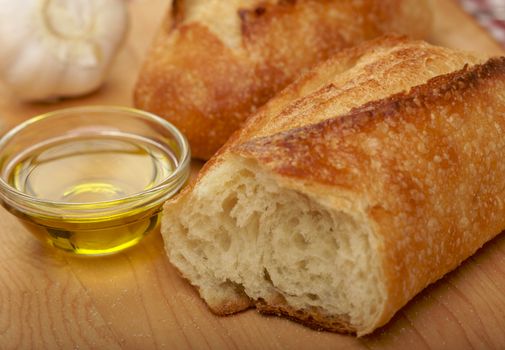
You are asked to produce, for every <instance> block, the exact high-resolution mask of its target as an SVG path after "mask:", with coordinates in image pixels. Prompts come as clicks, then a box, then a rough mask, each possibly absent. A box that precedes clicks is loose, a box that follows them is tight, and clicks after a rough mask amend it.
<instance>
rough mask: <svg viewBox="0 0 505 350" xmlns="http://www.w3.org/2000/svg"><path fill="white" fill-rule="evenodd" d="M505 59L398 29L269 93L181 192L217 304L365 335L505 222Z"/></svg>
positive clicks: (197, 281) (183, 226) (189, 249)
mask: <svg viewBox="0 0 505 350" xmlns="http://www.w3.org/2000/svg"><path fill="white" fill-rule="evenodd" d="M504 147H505V58H499V59H490V60H487V57H478V56H476V55H473V54H469V53H464V52H459V51H455V50H449V49H446V48H441V47H434V46H431V45H428V44H426V43H424V42H421V41H411V40H409V39H406V38H402V37H389V38H383V39H379V40H375V41H372V42H370V43H367V44H364V45H362V46H359V47H357V48H354V49H350V50H346V51H344V52H341V53H339V54H337V55H336V56H334V57H333V58H332V59H330V60H329V61H327V62H325V63H323V64H321V65H319V66H318V67H316V68H315V69H314V70H312V71H310V72H308V73H307V74H305V75H304V76H302V77H301V78H300V79H298V80H297V81H296V82H295V83H294V84H292V85H290V86H289V87H287V88H286V89H285V90H284V91H282V92H281V93H280V94H279V95H278V96H277V97H275V98H274V99H272V100H271V101H270V102H269V103H267V104H266V105H265V106H264V107H263V108H262V109H261V110H260V111H259V112H258V113H257V114H256V115H255V116H254V117H252V118H250V119H249V120H248V122H247V123H246V125H245V127H244V129H243V130H242V131H240V132H238V133H237V134H235V135H234V137H232V139H230V141H229V142H228V143H227V144H226V145H225V146H224V147H223V148H222V149H221V150H220V152H219V153H218V154H217V155H216V156H215V157H213V158H212V159H211V160H210V161H209V162H208V163H207V164H206V165H205V167H204V169H203V171H202V172H201V173H200V175H199V176H198V178H197V180H196V182H194V183H193V184H192V185H191V186H189V187H187V188H186V189H185V191H183V192H182V193H181V195H179V196H178V197H177V198H175V199H174V200H172V201H169V202H167V204H166V206H165V210H164V217H163V221H162V235H163V238H164V241H165V247H166V251H167V254H168V256H169V259H170V261H171V262H172V264H174V265H175V266H176V267H177V268H178V270H179V271H180V272H181V273H182V275H183V276H184V277H185V278H187V279H188V280H189V281H190V282H191V283H192V284H193V285H194V286H196V287H197V288H198V290H199V293H200V295H201V296H202V298H203V299H204V300H205V301H206V302H207V304H208V305H209V307H210V308H211V310H212V311H214V312H215V313H217V314H220V315H225V314H230V313H234V312H238V311H240V310H243V309H246V308H248V307H253V306H255V307H257V308H258V309H259V311H261V312H264V313H272V314H276V315H284V316H287V317H290V318H292V319H295V320H297V321H299V322H301V323H304V324H306V325H308V326H311V327H315V328H318V329H325V330H330V331H337V332H351V333H357V334H358V335H360V336H361V335H364V334H368V333H370V332H372V331H373V330H375V329H376V328H377V327H380V326H382V325H384V324H385V323H386V322H387V321H388V320H389V319H391V317H392V316H393V315H394V314H395V312H396V311H398V310H399V309H400V308H401V307H402V306H403V305H405V304H406V303H407V302H408V301H409V300H410V299H411V298H412V297H413V296H414V295H416V294H417V293H418V292H419V291H421V290H422V289H423V288H425V287H426V286H427V285H429V284H430V283H433V282H434V281H436V280H438V279H439V278H441V277H442V276H443V275H444V274H446V273H447V272H449V271H451V270H452V269H454V268H455V267H456V266H457V265H458V264H460V263H461V262H462V261H463V260H464V259H466V258H467V257H469V256H470V255H471V254H473V253H474V252H475V251H476V250H477V249H478V248H479V247H481V246H482V245H483V244H484V243H485V242H486V241H488V240H490V239H491V238H493V237H494V236H495V235H497V234H498V233H499V232H500V231H501V230H503V229H504V228H505V216H504V215H503V211H504V201H505V176H504V175H503V174H505V172H504V171H503V170H504V168H505V165H504V164H505V152H503V149H504Z"/></svg>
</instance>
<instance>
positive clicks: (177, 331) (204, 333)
mask: <svg viewBox="0 0 505 350" xmlns="http://www.w3.org/2000/svg"><path fill="white" fill-rule="evenodd" d="M128 4H129V7H130V15H131V23H130V32H129V39H128V40H127V42H126V43H125V46H124V47H123V49H122V51H121V54H120V55H119V57H118V59H117V61H116V63H115V65H114V67H113V69H112V72H111V74H110V76H109V77H108V80H107V83H106V85H105V86H104V87H103V88H102V89H100V91H98V92H96V93H94V94H91V95H89V96H86V97H83V98H79V99H71V100H65V101H62V102H60V103H57V104H23V103H20V102H19V101H17V100H16V99H15V98H14V97H13V96H11V95H10V93H9V92H8V90H7V89H5V88H4V87H2V86H0V132H3V131H5V130H7V129H8V128H10V127H12V126H14V125H15V124H17V123H19V122H21V121H23V120H25V119H27V118H29V117H31V116H34V115H36V114H39V113H42V112H46V111H49V110H54V109H58V108H62V107H68V106H73V105H83V104H118V105H131V92H132V88H133V84H134V82H135V78H136V74H137V71H138V68H139V65H140V64H141V61H142V57H143V55H144V54H145V52H146V48H147V46H148V45H149V42H150V38H151V37H152V35H153V34H154V32H155V31H156V28H157V26H158V24H159V21H160V20H161V17H162V16H163V13H164V10H165V9H166V8H167V7H168V5H169V1H168V0H149V1H147V0H130V1H128ZM435 6H436V16H437V17H436V23H435V30H434V33H433V36H432V38H431V41H432V42H434V43H437V44H441V45H446V46H450V47H456V48H464V49H469V50H479V51H482V52H489V53H493V54H500V53H502V51H501V48H500V47H499V46H498V44H497V43H496V42H494V41H493V40H492V39H491V38H490V37H489V36H488V35H487V34H486V33H485V32H484V30H482V29H481V28H480V27H478V26H477V25H476V24H475V23H474V22H473V20H472V19H471V18H470V17H469V16H468V15H466V14H465V13H463V12H462V11H461V10H460V9H459V7H458V6H457V5H456V3H455V2H454V1H453V0H435ZM198 166H199V164H198V163H195V164H194V167H195V168H198ZM186 348H194V349H309V348H310V349H312V348H320V349H330V348H331V349H362V348H363V349H409V350H410V349H467V348H475V349H487V348H489V349H504V348H505V236H504V235H503V234H502V235H500V236H499V237H498V238H496V239H495V240H493V241H492V242H490V243H488V244H487V245H486V246H484V247H483V248H482V249H481V250H480V251H479V252H478V253H477V254H476V255H475V256H473V257H472V258H470V259H469V260H468V261H466V262H465V263H464V264H463V265H462V266H461V267H459V268H458V269H457V270H456V271H454V272H452V273H450V274H449V275H448V276H446V277H445V278H444V279H442V280H441V281H439V282H438V283H436V284H434V285H432V286H430V287H429V288H427V289H426V290H425V291H423V292H422V293H421V294H420V295H418V296H417V297H416V298H415V299H414V300H413V301H412V302H410V303H409V304H408V305H407V306H406V307H405V308H403V309H402V310H401V311H400V312H399V313H398V314H397V315H396V316H395V317H394V319H393V320H392V321H391V322H390V323H389V324H388V325H387V326H385V327H384V328H382V329H380V330H378V331H377V332H376V333H374V334H373V335H371V336H367V337H364V338H360V339H356V338H354V337H352V336H343V335H338V334H331V333H326V332H316V331H313V330H310V329H307V328H305V327H302V326H300V325H298V324H296V323H293V322H290V321H288V320H285V319H281V318H277V317H265V316H260V315H259V314H258V313H257V312H256V311H254V310H250V311H247V312H243V313H241V314H238V315H235V316H230V317H224V318H220V317H216V316H214V315H213V314H211V313H210V312H209V311H208V309H207V308H206V306H205V304H204V303H203V302H202V301H201V300H200V299H199V298H198V295H197V294H196V292H195V291H194V290H193V289H192V288H191V287H190V286H189V285H188V284H187V283H186V281H184V280H183V279H181V278H180V277H179V276H178V274H177V272H176V271H175V270H174V268H173V267H172V266H171V265H170V264H169V263H168V261H167V259H166V257H165V254H164V251H163V242H162V240H161V238H160V235H159V232H155V233H153V234H151V235H150V236H148V237H147V238H146V239H145V240H144V241H143V242H142V243H140V244H139V245H138V246H137V247H135V248H133V249H130V250H128V251H125V252H123V253H119V254H117V255H115V256H111V257H106V258H95V259H93V258H92V259H89V258H74V257H72V256H69V255H66V254H63V253H60V252H58V251H56V250H54V249H51V248H48V247H45V246H43V245H41V244H39V243H38V242H37V241H36V240H35V239H34V238H33V237H32V236H31V235H30V234H29V233H28V232H27V231H25V229H24V228H23V227H22V226H21V225H20V224H19V223H18V222H17V220H16V219H15V218H14V217H12V216H11V215H10V214H8V213H6V212H5V210H3V209H0V349H186Z"/></svg>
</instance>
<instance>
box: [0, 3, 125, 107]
mask: <svg viewBox="0 0 505 350" xmlns="http://www.w3.org/2000/svg"><path fill="white" fill-rule="evenodd" d="M126 27H127V11H126V5H125V3H124V0H0V79H2V81H3V82H4V83H5V84H6V85H8V86H10V87H11V88H12V90H13V91H14V92H15V93H16V94H17V95H18V96H19V97H20V98H21V99H24V100H46V99H54V98H57V97H61V96H76V95H81V94H85V93H88V92H91V91H93V90H94V89H96V88H98V87H99V86H100V85H101V83H102V82H103V79H104V75H105V73H106V71H107V69H108V68H109V66H110V63H111V61H112V59H113V57H114V55H115V53H116V51H117V50H118V47H119V45H120V44H121V42H122V40H123V37H124V35H125V32H126Z"/></svg>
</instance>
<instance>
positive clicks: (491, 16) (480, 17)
mask: <svg viewBox="0 0 505 350" xmlns="http://www.w3.org/2000/svg"><path fill="white" fill-rule="evenodd" d="M459 2H460V3H461V5H462V6H463V8H464V9H465V10H466V11H467V12H468V13H470V14H471V15H472V16H473V17H475V19H476V20H477V21H478V22H479V23H480V25H481V26H483V27H484V28H486V29H487V30H488V31H489V32H490V33H491V35H492V36H493V37H494V38H495V39H496V40H497V41H499V42H500V44H502V45H503V46H505V0H459Z"/></svg>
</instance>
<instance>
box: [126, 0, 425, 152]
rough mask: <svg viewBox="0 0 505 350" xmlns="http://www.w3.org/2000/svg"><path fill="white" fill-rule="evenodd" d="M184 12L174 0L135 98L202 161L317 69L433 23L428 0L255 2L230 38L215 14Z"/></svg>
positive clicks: (242, 12) (240, 10) (242, 11)
mask: <svg viewBox="0 0 505 350" xmlns="http://www.w3.org/2000/svg"><path fill="white" fill-rule="evenodd" d="M235 2H236V1H235ZM231 3H233V2H231ZM188 6H190V4H185V1H180V0H179V1H175V3H174V7H173V9H172V11H171V12H170V14H169V15H168V16H167V18H166V20H165V22H164V24H163V26H162V28H161V30H160V32H159V33H158V36H157V38H156V39H155V42H154V44H153V47H152V48H151V50H150V53H149V55H148V57H147V59H146V62H145V64H144V66H143V68H142V71H141V73H140V75H139V79H138V82H137V85H136V88H135V92H134V101H135V105H136V106H137V107H139V108H142V109H146V110H149V111H151V112H153V113H156V114H158V115H161V116H163V117H165V118H167V119H168V120H170V121H171V122H173V123H174V124H175V125H176V126H177V127H179V128H180V129H181V130H182V131H183V132H184V133H185V134H186V135H187V137H188V139H189V141H190V144H191V146H192V153H193V155H194V156H195V157H197V158H202V159H207V158H209V157H210V156H211V155H212V154H214V153H215V152H216V150H217V149H218V148H219V147H220V146H221V145H223V144H224V142H225V141H226V140H227V139H228V137H229V136H230V135H231V134H232V132H233V131H235V130H237V129H238V128H239V127H240V126H241V125H242V123H243V122H244V121H245V120H246V118H247V117H248V116H249V115H250V114H251V113H253V112H254V111H255V110H256V109H257V108H258V107H259V106H261V105H263V104H264V103H265V102H266V101H268V100H269V99H270V98H271V97H272V96H273V95H274V94H275V93H276V92H278V91H279V90H281V89H282V88H284V87H285V86H286V85H288V84H289V83H290V82H292V81H293V80H294V78H295V77H296V76H298V75H299V74H300V73H301V72H303V71H305V70H307V69H308V68H309V67H311V66H313V65H314V64H315V63H317V62H321V61H323V60H325V59H326V58H328V57H329V56H331V55H332V54H333V53H335V52H337V51H339V50H341V49H343V48H345V47H348V46H351V45H355V44H358V43H360V42H362V41H364V40H367V39H370V38H373V37H376V36H378V35H380V34H382V33H386V32H391V31H400V32H403V33H407V34H411V35H413V36H418V37H419V36H424V35H425V34H427V32H428V31H429V29H428V28H429V25H428V23H429V21H430V18H429V17H430V16H429V9H428V5H427V2H426V1H425V0H423V1H418V0H415V1H414V0H366V1H361V2H355V1H338V2H335V1H329V0H298V1H286V0H279V1H273V0H270V1H259V0H256V1H253V2H249V6H248V7H244V6H238V7H237V8H236V9H235V15H236V16H237V24H236V25H237V26H239V28H238V31H237V33H238V34H237V35H238V37H237V35H235V34H234V32H233V31H234V28H232V27H233V26H232V27H230V28H228V29H227V30H228V31H229V32H230V33H228V32H226V33H222V32H219V33H216V31H215V30H214V29H213V28H210V26H212V23H214V22H216V21H219V20H220V18H219V16H220V15H221V14H220V13H214V14H212V16H213V17H212V18H211V19H208V18H207V17H203V18H204V19H203V20H195V21H191V20H189V21H187V18H188V17H189V16H190V15H189V14H188V12H190V11H189V10H191V9H189V10H188V8H187V7H188ZM230 6H236V5H233V4H232V5H230ZM412 6H414V7H412ZM412 8H414V9H413V10H412ZM358 19H359V20H358ZM230 43H238V44H233V45H232V44H230ZM230 45H231V46H230ZM234 45H235V46H234Z"/></svg>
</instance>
